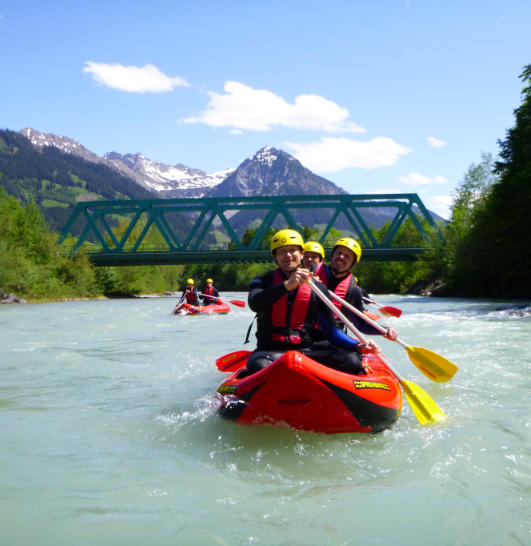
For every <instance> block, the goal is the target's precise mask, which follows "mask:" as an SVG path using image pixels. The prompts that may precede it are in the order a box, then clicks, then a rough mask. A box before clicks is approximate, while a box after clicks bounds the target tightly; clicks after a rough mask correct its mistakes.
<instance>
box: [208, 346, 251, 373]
mask: <svg viewBox="0 0 531 546" xmlns="http://www.w3.org/2000/svg"><path fill="white" fill-rule="evenodd" d="M251 353H252V351H234V352H232V353H228V354H226V355H225V356H220V357H219V358H218V359H217V360H216V366H217V367H218V370H219V371H220V372H234V371H236V370H237V369H239V368H241V365H242V364H243V362H244V361H245V360H247V359H248V358H249V356H250V355H251Z"/></svg>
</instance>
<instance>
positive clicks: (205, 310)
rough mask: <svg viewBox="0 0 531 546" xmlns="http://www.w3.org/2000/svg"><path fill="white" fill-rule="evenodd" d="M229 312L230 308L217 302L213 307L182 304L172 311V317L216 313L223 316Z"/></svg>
mask: <svg viewBox="0 0 531 546" xmlns="http://www.w3.org/2000/svg"><path fill="white" fill-rule="evenodd" d="M229 311H230V306H229V304H227V303H224V302H222V301H220V300H218V303H216V304H214V305H191V304H189V303H182V304H181V305H177V306H176V307H175V309H174V310H173V314H174V315H210V314H212V313H218V314H220V315H224V314H226V313H228V312H229Z"/></svg>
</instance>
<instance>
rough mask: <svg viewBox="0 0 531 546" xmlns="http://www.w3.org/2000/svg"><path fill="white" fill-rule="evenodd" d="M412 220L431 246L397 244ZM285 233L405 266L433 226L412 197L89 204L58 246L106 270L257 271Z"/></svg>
mask: <svg viewBox="0 0 531 546" xmlns="http://www.w3.org/2000/svg"><path fill="white" fill-rule="evenodd" d="M383 218H385V219H387V220H389V223H388V227H387V229H386V230H385V233H383V234H382V235H381V236H379V237H378V238H377V237H376V236H375V235H374V234H373V232H372V231H371V229H370V227H371V226H372V225H382V224H383V223H384V222H383ZM407 219H409V220H411V225H412V226H413V228H414V229H415V230H417V231H418V233H419V234H420V235H421V236H422V238H423V239H424V240H425V241H426V246H416V247H403V246H401V245H400V244H398V243H397V242H396V241H395V238H396V235H397V233H398V230H399V228H400V227H401V226H402V225H403V224H404V222H405V221H406V220H407ZM287 227H291V228H293V229H297V230H298V231H300V232H301V233H303V234H304V230H305V227H309V228H312V229H317V230H318V232H319V236H318V237H317V239H318V240H319V241H320V242H321V244H323V246H324V247H325V250H327V255H329V254H328V252H329V251H330V250H331V247H332V246H333V244H334V241H335V240H336V238H337V236H338V232H340V234H341V236H353V237H355V238H356V239H357V240H358V241H359V242H360V243H361V245H362V247H363V259H364V260H379V261H383V260H396V261H400V260H413V259H415V257H417V256H418V255H419V254H420V253H422V252H424V251H425V250H426V249H427V246H429V240H430V239H429V237H428V233H427V231H426V229H429V228H430V227H436V225H435V223H434V220H433V218H432V216H431V214H430V213H429V211H428V210H427V209H426V207H425V206H424V204H423V203H422V201H421V200H420V198H419V197H418V195H417V194H415V193H404V194H362V195H347V194H341V195H283V196H271V197H263V196H260V197H222V198H202V199H153V200H142V201H87V202H81V203H78V204H77V205H76V207H75V209H74V211H73V212H72V214H71V216H70V218H69V219H68V221H67V223H66V225H65V227H64V228H63V230H62V232H61V235H60V237H59V240H58V244H61V245H63V247H64V248H65V249H67V250H68V251H69V252H74V253H77V252H83V253H85V254H87V255H89V257H90V259H91V260H92V262H93V263H94V264H95V265H102V266H104V265H108V266H109V265H112V266H116V265H155V264H159V265H167V264H215V263H258V262H269V261H271V254H270V252H269V249H268V245H267V244H265V243H264V240H267V237H268V235H270V233H271V230H274V231H276V230H278V229H284V228H287ZM331 230H332V231H331ZM336 230H337V231H336Z"/></svg>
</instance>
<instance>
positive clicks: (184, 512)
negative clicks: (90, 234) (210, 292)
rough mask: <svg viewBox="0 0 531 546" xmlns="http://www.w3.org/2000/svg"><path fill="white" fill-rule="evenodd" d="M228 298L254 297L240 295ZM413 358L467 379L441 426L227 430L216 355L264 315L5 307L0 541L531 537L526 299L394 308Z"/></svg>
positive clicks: (450, 398) (487, 540)
mask: <svg viewBox="0 0 531 546" xmlns="http://www.w3.org/2000/svg"><path fill="white" fill-rule="evenodd" d="M224 296H225V297H227V298H239V299H244V300H246V294H244V293H226V294H224ZM380 301H381V302H382V303H385V304H388V305H394V306H397V307H400V308H401V309H402V310H403V312H404V313H403V315H402V317H401V318H399V319H395V318H393V319H385V321H384V322H385V323H387V324H390V325H393V326H394V327H395V328H396V329H397V330H398V331H399V333H400V337H401V339H403V340H404V341H406V342H407V343H408V344H410V345H413V346H422V347H426V348H429V349H431V350H433V351H435V352H437V353H439V354H442V355H444V356H445V357H447V358H448V359H450V360H451V361H453V362H455V363H456V364H457V365H458V366H459V367H460V369H459V372H458V373H457V375H456V376H455V377H454V378H453V379H452V381H450V382H448V383H434V382H431V381H430V380H428V379H427V378H426V377H425V376H423V375H422V374H421V373H420V372H419V371H418V370H417V369H416V368H415V366H414V365H413V364H412V363H411V362H410V360H409V358H408V355H407V352H406V351H405V350H404V349H403V348H402V347H400V346H399V345H398V344H394V343H391V342H388V341H386V340H383V339H381V338H380V340H379V344H380V346H381V347H382V348H383V349H384V351H385V353H386V355H387V357H388V358H389V360H390V361H391V362H392V363H393V365H394V367H395V368H396V369H397V371H399V373H400V374H401V375H402V376H403V377H404V378H406V379H409V380H411V381H414V382H415V383H417V384H418V385H420V386H421V387H422V388H423V389H424V390H425V391H426V392H427V393H428V394H429V395H430V396H431V397H432V398H433V399H434V400H435V401H436V403H437V404H438V405H439V407H440V408H441V409H443V411H444V412H445V413H446V414H447V419H446V421H445V422H444V423H442V424H438V425H432V426H426V427H421V426H419V424H418V422H417V420H416V418H415V417H414V415H413V413H412V412H411V410H410V408H409V407H408V405H407V403H406V402H404V408H403V411H402V415H401V416H400V418H399V420H398V422H397V423H396V424H395V425H394V426H393V428H391V429H390V430H387V431H385V432H383V433H380V434H373V435H362V434H341V435H320V434H315V433H308V432H297V431H295V430H291V429H282V428H275V427H271V426H267V427H265V426H264V427H244V426H239V425H236V424H234V423H231V422H227V421H223V420H221V419H220V418H219V417H218V416H217V414H216V412H215V409H216V405H215V402H214V396H213V393H214V392H215V390H216V388H217V386H218V384H219V383H220V382H221V380H222V377H223V375H222V374H221V373H220V372H219V371H218V370H217V369H216V365H215V359H216V358H217V357H219V356H221V355H223V354H225V353H228V352H231V351H234V350H238V349H244V348H248V347H249V345H247V346H244V345H243V340H244V337H245V333H246V330H247V327H248V325H249V323H250V321H251V319H252V316H253V315H252V313H251V311H250V310H249V309H248V307H247V306H246V308H245V309H240V308H238V307H232V309H231V312H230V313H229V314H228V315H225V316H194V317H190V316H188V317H183V316H173V315H171V313H170V312H171V310H172V308H173V306H174V304H175V302H176V299H175V298H169V297H164V298H138V299H124V300H98V301H76V302H62V303H48V304H26V305H9V306H7V305H6V306H2V307H1V308H0V332H1V347H0V472H1V474H0V476H1V478H0V480H1V481H0V544H1V545H2V546H11V545H13V546H19V545H39V546H42V545H50V546H51V545H53V546H62V545H113V546H117V545H150V546H153V545H155V546H157V545H165V546H167V545H181V544H182V545H196V544H197V545H203V544H205V545H247V544H264V545H316V546H317V545H325V544H327V545H328V544H330V545H350V544H360V545H366V544H376V545H417V544H418V545H478V546H479V545H483V544H489V545H491V544H492V545H513V544H514V545H524V544H527V545H529V544H531V464H530V462H531V457H530V454H531V453H530V452H531V442H530V439H531V434H530V432H531V412H530V400H531V398H530V393H531V374H530V360H531V359H530V354H531V335H530V334H531V306H530V305H529V303H528V302H527V303H526V302H518V303H515V302H506V301H484V300H480V301H474V300H465V299H435V298H424V297H399V296H382V297H381V298H380Z"/></svg>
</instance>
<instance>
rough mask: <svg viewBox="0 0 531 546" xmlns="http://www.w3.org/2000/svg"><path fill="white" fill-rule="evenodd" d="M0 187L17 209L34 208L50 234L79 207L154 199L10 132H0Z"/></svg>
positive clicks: (101, 168) (110, 172) (106, 170)
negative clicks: (94, 202) (87, 203)
mask: <svg viewBox="0 0 531 546" xmlns="http://www.w3.org/2000/svg"><path fill="white" fill-rule="evenodd" d="M0 186H2V187H4V189H5V190H6V192H7V193H8V194H9V195H12V196H14V197H16V198H17V199H18V200H19V201H20V203H22V204H28V203H30V202H35V203H36V204H37V205H38V206H39V208H40V210H41V211H42V213H43V215H44V218H45V219H46V221H47V223H48V224H49V226H50V227H51V228H52V229H53V230H55V231H60V230H61V228H62V227H63V226H64V224H65V223H66V220H67V218H68V217H69V216H70V213H71V212H72V209H73V207H74V205H75V204H76V203H77V202H79V201H90V200H97V199H103V200H116V199H153V198H154V197H155V196H154V194H153V193H151V192H149V191H148V190H146V189H144V188H142V187H141V186H139V185H138V184H137V183H136V182H134V181H133V180H131V179H130V178H127V177H125V176H122V175H121V174H119V173H118V172H117V171H115V170H114V169H111V168H110V167H107V166H106V165H103V164H98V163H93V162H90V161H86V160H84V159H82V158H80V157H78V156H75V155H72V154H65V153H63V152H61V151H60V150H59V149H58V148H55V147H46V148H44V149H43V150H39V149H38V148H36V147H35V146H33V145H32V144H31V142H30V141H29V140H28V139H27V138H25V137H24V136H22V135H21V134H19V133H17V132H14V131H9V130H0Z"/></svg>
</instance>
